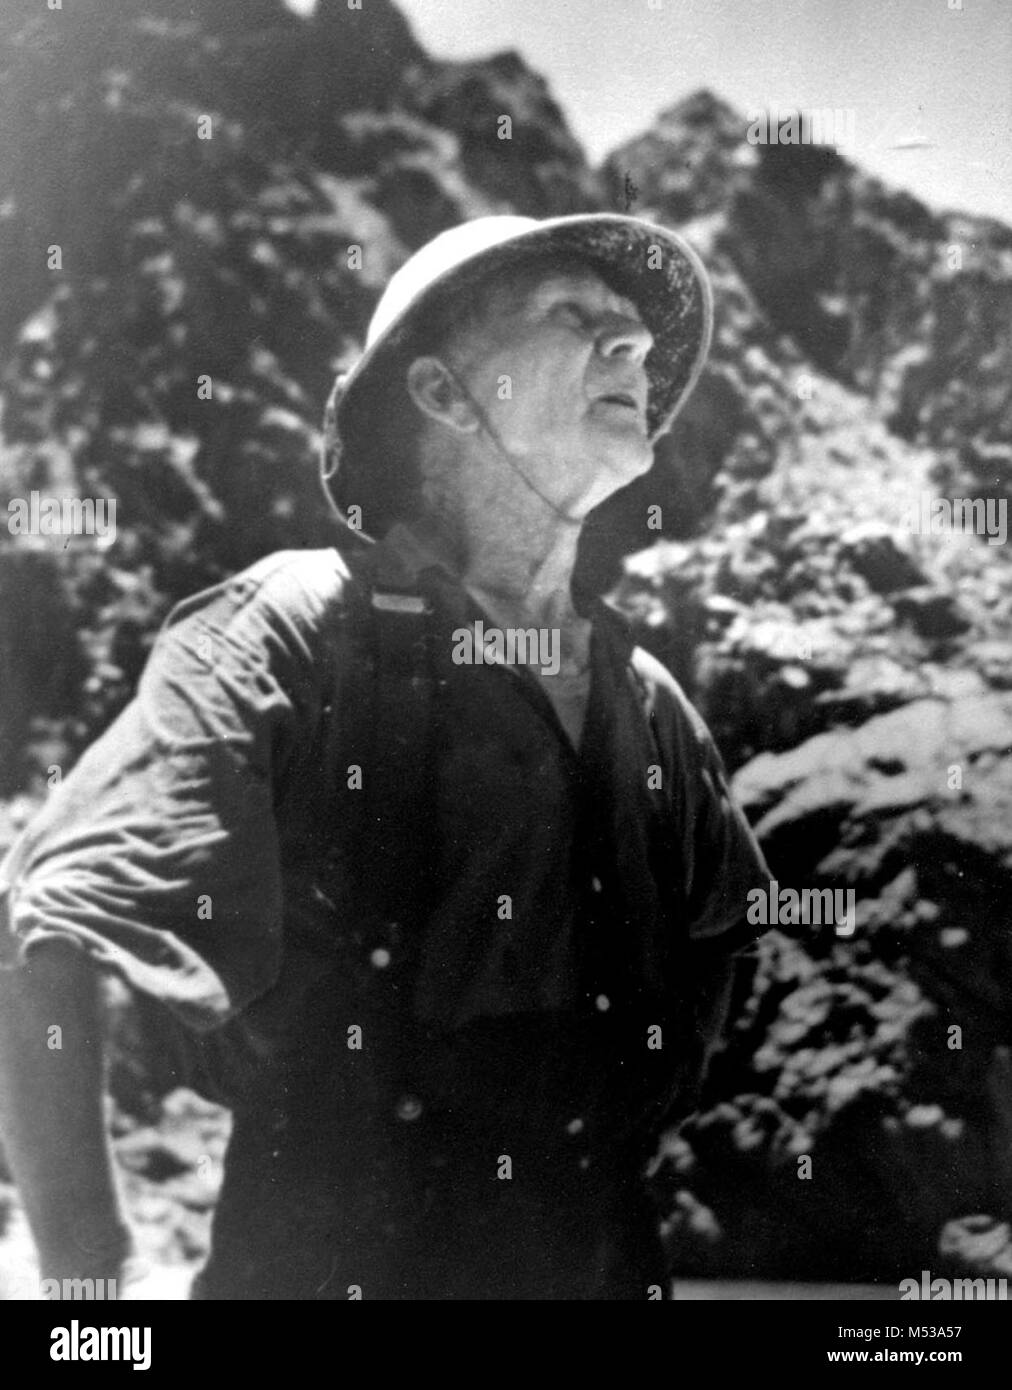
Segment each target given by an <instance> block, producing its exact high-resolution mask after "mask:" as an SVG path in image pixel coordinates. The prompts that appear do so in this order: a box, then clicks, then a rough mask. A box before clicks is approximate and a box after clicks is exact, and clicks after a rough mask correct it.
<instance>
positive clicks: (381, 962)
mask: <svg viewBox="0 0 1012 1390" xmlns="http://www.w3.org/2000/svg"><path fill="white" fill-rule="evenodd" d="M369 959H370V960H371V961H372V963H373V965H374V966H375V967H376V969H377V970H385V969H386V968H387V966H388V965H389V964H390V952H389V951H387V950H385V949H384V947H382V946H377V948H376V950H375V951H373V953H372V955H371V956H370V957H369Z"/></svg>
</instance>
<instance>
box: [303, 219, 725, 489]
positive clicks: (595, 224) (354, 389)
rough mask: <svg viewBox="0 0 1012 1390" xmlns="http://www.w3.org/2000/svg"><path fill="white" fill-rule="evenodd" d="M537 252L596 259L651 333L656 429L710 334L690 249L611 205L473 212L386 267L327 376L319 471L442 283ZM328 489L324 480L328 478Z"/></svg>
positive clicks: (706, 291) (663, 425) (451, 284)
mask: <svg viewBox="0 0 1012 1390" xmlns="http://www.w3.org/2000/svg"><path fill="white" fill-rule="evenodd" d="M546 252H549V253H554V254H565V255H573V256H575V257H578V258H580V259H582V260H584V261H586V262H587V263H588V264H589V265H590V266H591V267H592V268H596V269H598V270H599V271H600V272H601V274H602V277H603V278H606V279H607V280H608V282H609V284H611V285H612V286H613V287H614V288H615V289H617V290H618V291H619V292H620V293H622V294H624V295H625V296H626V297H627V298H628V299H631V300H632V302H633V303H634V304H635V305H636V307H637V308H638V310H639V312H640V315H641V317H642V319H643V322H644V323H645V324H646V326H647V327H648V328H649V330H650V332H651V333H652V334H653V339H654V342H653V347H652V348H651V350H650V354H649V356H648V358H647V376H648V379H649V399H648V406H647V428H648V432H649V435H650V438H651V440H653V439H656V438H657V437H658V436H659V435H661V434H664V433H665V431H666V430H667V429H669V427H670V425H671V422H672V420H673V419H674V418H675V415H676V414H677V413H678V411H679V409H680V408H681V406H682V404H683V402H684V401H685V399H686V397H687V396H688V395H689V393H690V392H691V390H692V388H693V386H694V385H695V382H696V378H697V377H698V376H699V373H700V370H701V369H702V366H703V363H704V361H705V359H706V353H707V350H708V348H709V344H710V333H711V327H712V320H713V308H712V295H711V292H710V284H709V280H708V279H707V275H706V271H705V270H704V268H703V265H702V262H701V261H700V260H699V257H698V256H697V255H696V253H695V252H694V251H693V250H692V249H691V247H689V246H688V245H687V244H686V243H685V242H684V241H683V240H682V239H681V237H679V236H677V235H676V234H675V233H674V232H671V231H669V230H668V229H667V228H666V227H660V226H658V225H657V224H656V223H653V222H644V221H642V220H641V219H640V218H638V217H625V216H622V215H621V214H618V213H586V214H581V215H579V216H575V217H552V218H548V219H546V220H544V221H537V220H536V219H534V218H531V217H507V216H502V217H479V218H477V219H475V220H474V221H472V222H464V223H462V224H461V225H460V226H458V227H451V228H450V230H449V231H445V232H441V233H440V234H439V235H438V236H436V237H434V238H433V239H432V240H431V241H429V242H427V243H426V244H425V245H424V246H423V247H421V248H420V250H418V251H416V252H415V254H414V255H413V256H411V257H410V258H409V259H408V260H407V261H406V262H405V263H404V265H402V266H401V268H400V269H399V270H398V271H397V272H396V273H395V274H394V275H393V276H392V277H391V279H390V282H389V284H388V285H387V287H386V289H385V290H384V292H383V294H382V296H381V298H380V301H379V303H378V304H377V306H376V309H375V312H374V313H373V316H372V320H371V322H370V324H369V329H368V332H367V334H366V341H365V350H364V351H363V353H362V356H361V357H360V358H359V360H358V361H357V362H356V363H355V365H354V367H353V368H352V369H351V370H350V371H348V372H345V373H343V374H342V375H341V376H339V377H338V378H337V381H336V382H335V383H334V388H333V390H332V392H331V394H330V399H329V400H328V402H327V412H326V417H325V421H324V456H323V478H324V482H325V486H326V480H327V479H329V478H332V477H333V476H334V474H335V473H336V472H337V470H338V468H339V466H340V459H341V452H342V445H343V444H345V443H347V442H349V437H350V432H349V433H346V431H347V430H348V421H349V418H350V417H351V415H352V413H353V410H354V405H355V401H356V399H357V397H358V394H359V393H360V392H361V390H362V384H363V382H368V380H369V378H370V376H371V375H372V374H374V373H375V372H376V370H377V368H378V367H379V366H380V365H381V364H382V362H383V359H384V357H386V356H387V355H388V354H389V353H391V352H392V351H393V350H395V349H396V348H397V347H399V346H400V345H401V344H402V343H403V342H404V340H405V337H406V336H407V333H408V331H409V330H410V329H411V327H412V326H414V325H415V324H416V323H417V322H418V320H419V318H420V317H421V316H424V314H425V312H426V310H427V309H431V308H433V307H435V305H436V304H438V303H439V301H440V300H441V299H442V297H443V296H445V295H446V294H447V293H448V292H458V291H460V290H463V289H466V287H467V285H468V284H473V283H476V282H477V281H479V280H484V279H485V278H486V277H488V276H490V275H491V276H496V275H502V274H504V273H505V272H506V271H507V270H508V268H509V267H510V266H511V265H515V264H518V263H521V262H523V261H524V260H526V259H529V258H530V257H532V256H534V255H538V254H544V253H546ZM328 492H329V488H328Z"/></svg>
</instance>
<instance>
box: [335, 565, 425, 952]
mask: <svg viewBox="0 0 1012 1390" xmlns="http://www.w3.org/2000/svg"><path fill="white" fill-rule="evenodd" d="M370 558H371V557H370ZM360 577H361V580H362V588H361V591H360V594H359V596H358V600H357V609H358V611H357V613H356V614H355V618H354V621H353V624H352V633H353V650H354V653H355V655H354V664H355V666H356V667H357V670H358V680H357V682H356V684H357V686H358V688H357V690H356V691H355V694H354V698H353V699H352V700H351V701H350V702H349V705H350V708H349V709H348V710H347V711H346V714H345V717H346V719H347V720H348V721H349V732H350V746H353V747H354V748H355V749H356V757H355V761H357V762H358V763H359V764H360V766H361V768H362V795H361V799H360V801H359V807H360V812H361V815H360V816H359V817H358V818H357V819H358V820H359V822H360V824H359V827H358V834H357V835H356V837H355V838H356V840H357V845H356V852H357V853H359V854H360V855H362V856H363V857H364V859H363V864H362V868H363V869H364V871H365V873H366V875H367V876H368V879H369V883H370V894H371V896H372V897H373V900H374V901H375V902H376V904H377V906H378V907H379V908H380V910H381V911H382V912H383V913H384V914H385V915H386V916H387V917H389V918H390V919H391V920H394V921H398V922H401V923H402V924H403V925H404V926H405V927H409V926H410V921H411V920H417V919H418V918H419V917H420V916H421V915H422V913H423V912H424V908H425V904H426V901H427V889H428V883H429V876H430V872H431V867H432V862H433V848H434V845H433V836H432V827H433V825H434V822H435V805H434V799H435V791H436V787H435V737H436V695H437V681H436V677H435V666H434V660H433V651H432V643H433V632H432V606H431V603H430V601H429V599H428V598H427V596H426V595H425V594H424V593H423V592H421V590H420V589H419V587H418V586H417V585H416V584H415V583H414V582H413V580H411V579H410V578H409V577H408V576H406V575H405V574H404V573H403V572H402V571H400V569H399V567H398V566H397V564H396V560H395V559H391V558H390V557H388V556H386V555H385V554H384V553H383V552H380V553H379V554H377V557H376V561H375V562H373V563H370V564H367V565H365V566H363V567H362V569H361V570H360Z"/></svg>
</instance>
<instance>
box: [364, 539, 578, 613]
mask: <svg viewBox="0 0 1012 1390" xmlns="http://www.w3.org/2000/svg"><path fill="white" fill-rule="evenodd" d="M521 528H522V529H521ZM492 530H493V531H494V534H489V535H487V536H485V537H482V538H476V539H473V540H472V541H471V542H470V543H469V544H468V543H464V544H461V543H460V542H459V541H457V540H456V539H455V537H454V536H453V534H452V531H450V530H449V529H448V528H446V527H445V526H443V525H441V524H440V523H439V522H438V520H436V519H434V518H425V517H421V518H417V519H415V520H413V521H412V522H411V524H410V525H409V526H406V527H404V528H403V530H402V529H401V528H398V532H397V535H395V536H394V537H392V539H393V540H394V541H395V542H396V541H397V539H398V537H399V538H400V539H401V542H402V543H403V540H404V534H405V532H406V533H407V536H408V537H410V541H411V543H412V548H414V549H416V552H417V553H419V555H420V556H424V557H425V558H426V559H428V560H430V561H435V562H437V563H439V564H442V565H444V566H445V567H446V568H447V569H449V570H450V571H451V572H452V573H454V574H455V575H456V576H457V577H458V578H459V580H460V582H461V584H463V586H464V587H465V588H466V589H467V590H468V591H469V592H470V593H472V594H473V595H474V596H475V598H476V599H477V600H478V601H479V603H481V605H482V607H484V608H485V609H486V610H487V611H488V612H489V613H490V614H491V616H493V617H494V618H496V619H497V620H500V619H501V620H503V625H504V626H526V627H529V626H533V627H557V628H561V629H563V631H565V630H566V629H572V628H574V627H575V626H578V625H580V624H581V619H580V618H579V616H578V614H577V613H576V611H575V609H574V607H573V601H572V595H571V592H570V582H571V580H572V575H573V569H574V566H575V564H576V554H577V546H578V544H579V528H578V527H577V526H576V525H574V524H573V523H571V522H565V521H562V520H561V519H559V518H556V517H554V516H552V514H551V513H548V514H547V516H545V517H540V518H535V517H530V518H527V519H526V523H524V522H520V523H519V525H516V524H515V525H514V527H512V528H510V529H508V530H507V529H506V528H505V527H502V526H494V527H493V528H492Z"/></svg>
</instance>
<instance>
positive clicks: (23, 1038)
mask: <svg viewBox="0 0 1012 1390" xmlns="http://www.w3.org/2000/svg"><path fill="white" fill-rule="evenodd" d="M0 928H2V924H0ZM103 1097H104V1083H103V1058H102V1027H101V1019H100V1010H99V999H98V981H97V977H96V972H95V969H94V967H93V965H92V964H91V963H90V961H89V960H88V958H87V957H86V956H85V954H84V953H83V952H82V951H79V950H77V949H76V948H75V947H74V946H73V945H71V944H69V943H66V944H64V943H57V942H45V943H40V944H39V946H37V947H36V948H35V949H34V950H33V951H31V952H30V953H29V956H28V961H27V963H26V964H25V965H23V966H21V967H20V968H18V969H15V970H5V971H0V1140H2V1143H3V1148H4V1153H5V1155H6V1158H7V1161H8V1163H9V1165H10V1167H11V1169H12V1176H13V1178H14V1180H15V1182H16V1183H17V1185H18V1189H19V1191H20V1193H21V1198H22V1201H23V1202H24V1205H25V1210H26V1212H27V1214H28V1220H29V1223H30V1225H31V1228H32V1234H33V1236H34V1237H35V1241H36V1244H37V1246H38V1249H39V1257H40V1261H41V1265H42V1273H43V1276H45V1277H54V1278H73V1277H77V1278H84V1277H89V1276H90V1277H94V1278H101V1277H113V1276H115V1274H116V1273H117V1271H118V1269H119V1266H120V1264H121V1262H122V1260H123V1259H124V1258H125V1257H126V1255H127V1254H128V1253H129V1244H130V1242H129V1234H128V1231H127V1228H126V1225H125V1223H124V1221H123V1219H122V1215H121V1212H120V1205H119V1199H118V1194H117V1190H116V1184H115V1179H114V1176H113V1168H112V1161H111V1154H110V1148H109V1140H108V1135H107V1130H106V1124H105V1116H104V1103H103Z"/></svg>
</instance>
